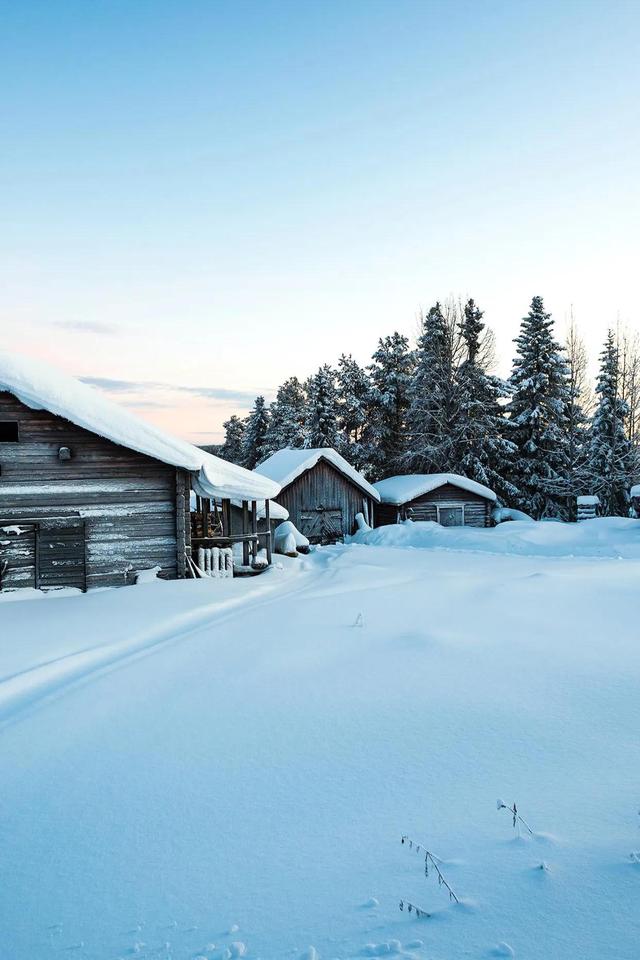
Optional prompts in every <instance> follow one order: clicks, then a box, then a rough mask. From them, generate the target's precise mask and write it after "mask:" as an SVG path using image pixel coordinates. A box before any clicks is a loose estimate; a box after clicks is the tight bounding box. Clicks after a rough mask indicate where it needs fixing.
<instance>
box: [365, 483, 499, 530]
mask: <svg viewBox="0 0 640 960" xmlns="http://www.w3.org/2000/svg"><path fill="white" fill-rule="evenodd" d="M374 486H375V488H376V490H377V491H378V493H379V495H380V506H379V507H378V508H377V510H376V524H375V525H376V526H377V527H381V526H384V525H385V524H389V523H400V521H402V520H433V521H435V522H436V523H440V524H441V525H442V526H443V527H463V526H466V527H490V526H491V523H492V521H491V511H492V509H493V507H494V506H495V502H496V494H495V493H494V492H493V490H490V489H489V487H485V486H484V485H483V484H481V483H477V482H476V481H475V480H469V479H468V478H467V477H462V476H459V475H458V474H456V473H424V474H411V475H407V476H398V477H388V478H387V479H386V480H380V481H379V482H378V483H376V484H374Z"/></svg>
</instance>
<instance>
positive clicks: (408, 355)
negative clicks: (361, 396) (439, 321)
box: [366, 331, 415, 478]
mask: <svg viewBox="0 0 640 960" xmlns="http://www.w3.org/2000/svg"><path fill="white" fill-rule="evenodd" d="M371 359H372V363H371V365H370V367H369V373H370V377H371V401H370V415H369V416H370V419H369V425H368V427H367V430H366V441H367V460H368V462H369V464H370V470H371V472H372V474H373V475H374V476H375V477H377V478H382V477H388V476H393V474H394V473H398V472H399V471H400V470H401V469H402V463H403V458H404V456H405V454H406V452H407V411H408V409H409V394H410V388H411V382H412V379H413V371H414V367H415V356H414V353H413V351H412V350H411V349H410V347H409V341H408V339H407V338H406V337H405V336H403V335H402V334H401V333H398V332H397V331H396V332H395V333H393V334H391V336H389V337H381V338H380V340H378V347H377V349H376V351H375V353H374V354H373V357H372V358H371Z"/></svg>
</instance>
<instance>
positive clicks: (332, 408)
mask: <svg viewBox="0 0 640 960" xmlns="http://www.w3.org/2000/svg"><path fill="white" fill-rule="evenodd" d="M305 433H306V436H305V446H306V447H308V448H312V449H313V448H315V447H335V446H336V445H337V443H338V399H337V394H336V384H335V372H334V371H333V370H332V369H331V367H330V366H329V365H328V364H324V366H322V367H320V369H319V370H318V372H317V373H316V374H315V375H314V376H312V377H310V378H309V381H308V384H307V416H306V423H305Z"/></svg>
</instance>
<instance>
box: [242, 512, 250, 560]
mask: <svg viewBox="0 0 640 960" xmlns="http://www.w3.org/2000/svg"><path fill="white" fill-rule="evenodd" d="M248 533H249V502H248V500H243V501H242V535H243V536H244V537H246V536H247V534H248ZM242 563H243V566H245V567H248V566H249V541H248V540H246V539H245V540H243V541H242Z"/></svg>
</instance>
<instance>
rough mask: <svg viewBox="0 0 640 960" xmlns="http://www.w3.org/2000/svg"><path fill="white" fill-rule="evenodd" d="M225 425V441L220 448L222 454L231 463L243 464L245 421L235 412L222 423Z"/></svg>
mask: <svg viewBox="0 0 640 960" xmlns="http://www.w3.org/2000/svg"><path fill="white" fill-rule="evenodd" d="M222 426H223V427H224V443H223V444H222V447H221V449H220V456H221V457H222V459H223V460H228V461H229V462H230V463H237V464H239V465H240V464H242V462H243V452H242V438H243V437H244V421H242V420H241V419H240V417H237V416H236V415H235V413H234V414H233V416H231V417H229V419H228V420H225V422H224V423H223V424H222Z"/></svg>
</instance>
